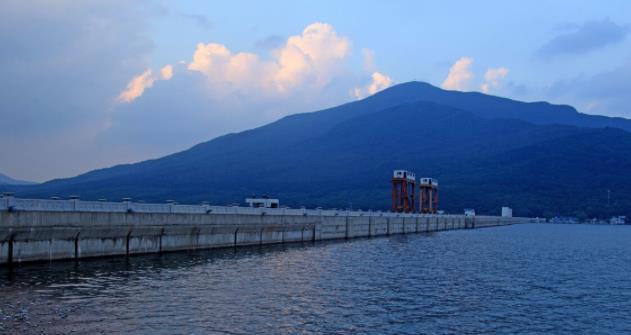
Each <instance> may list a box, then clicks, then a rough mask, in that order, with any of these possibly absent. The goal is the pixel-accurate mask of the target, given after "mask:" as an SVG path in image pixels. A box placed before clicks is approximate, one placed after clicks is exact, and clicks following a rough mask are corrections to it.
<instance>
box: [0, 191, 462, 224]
mask: <svg viewBox="0 0 631 335" xmlns="http://www.w3.org/2000/svg"><path fill="white" fill-rule="evenodd" d="M7 210H8V211H53V212H111V213H179V214H243V215H295V216H350V217H353V216H373V217H374V216H383V217H404V218H405V217H408V218H413V217H427V216H438V215H434V214H416V213H393V212H384V211H370V210H369V211H362V210H336V209H319V208H317V209H306V208H253V207H241V206H213V205H207V204H202V205H184V204H177V203H173V202H171V203H165V204H156V203H142V202H133V201H131V200H124V201H122V202H108V201H84V200H80V199H78V198H71V199H22V198H16V197H14V196H12V195H6V194H5V195H3V196H2V197H0V211H7ZM440 216H441V217H461V216H462V215H450V214H443V215H440Z"/></svg>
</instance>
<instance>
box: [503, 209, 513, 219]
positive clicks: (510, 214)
mask: <svg viewBox="0 0 631 335" xmlns="http://www.w3.org/2000/svg"><path fill="white" fill-rule="evenodd" d="M502 217H503V218H512V217H513V209H512V208H510V207H502Z"/></svg>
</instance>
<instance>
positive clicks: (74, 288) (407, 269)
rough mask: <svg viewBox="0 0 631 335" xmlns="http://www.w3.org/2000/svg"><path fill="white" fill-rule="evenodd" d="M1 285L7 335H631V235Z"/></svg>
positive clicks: (91, 272) (149, 259)
mask: <svg viewBox="0 0 631 335" xmlns="http://www.w3.org/2000/svg"><path fill="white" fill-rule="evenodd" d="M0 275H2V277H0V309H1V311H0V333H3V332H4V333H7V334H18V333H25V334H28V333H36V334H40V333H52V334H56V333H60V334H67V333H70V332H71V331H76V332H77V333H87V334H98V333H125V334H254V333H260V334H630V333H631V226H588V225H534V224H533V225H519V226H510V227H498V228H488V229H479V230H466V231H464V230H463V231H450V232H441V233H435V234H411V235H397V236H391V237H385V238H374V239H362V240H352V241H348V242H344V241H341V242H325V243H315V244H294V245H285V246H268V247H253V248H245V249H238V250H232V249H230V250H220V251H218V250H215V251H202V252H195V253H173V254H165V255H162V256H158V255H148V256H137V257H132V258H129V259H124V258H111V259H99V260H87V261H81V262H77V263H75V262H61V263H51V264H34V265H29V266H22V267H20V268H18V269H16V270H15V271H12V272H9V271H7V270H6V269H2V270H0Z"/></svg>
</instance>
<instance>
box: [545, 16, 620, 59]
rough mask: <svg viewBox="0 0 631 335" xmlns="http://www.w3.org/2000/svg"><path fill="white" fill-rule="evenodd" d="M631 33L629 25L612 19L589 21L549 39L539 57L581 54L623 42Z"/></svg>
mask: <svg viewBox="0 0 631 335" xmlns="http://www.w3.org/2000/svg"><path fill="white" fill-rule="evenodd" d="M628 34H629V26H628V25H619V24H617V23H615V22H613V21H612V20H610V19H603V20H600V21H587V22H584V23H583V24H580V25H577V26H575V27H574V28H573V29H571V30H570V31H567V32H564V33H562V34H559V35H557V36H554V37H553V38H552V39H550V40H549V41H547V42H546V43H545V44H544V45H543V46H541V48H540V49H539V50H538V51H537V53H536V55H537V56H538V57H539V58H542V59H546V58H549V57H556V56H563V55H580V54H584V53H587V52H590V51H593V50H596V49H600V48H603V47H606V46H609V45H613V44H617V43H620V42H622V41H623V40H624V39H625V38H626V37H627V35H628Z"/></svg>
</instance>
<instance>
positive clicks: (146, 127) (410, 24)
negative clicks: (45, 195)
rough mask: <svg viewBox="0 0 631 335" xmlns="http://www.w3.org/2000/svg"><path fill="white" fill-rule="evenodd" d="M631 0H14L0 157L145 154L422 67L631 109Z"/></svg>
mask: <svg viewBox="0 0 631 335" xmlns="http://www.w3.org/2000/svg"><path fill="white" fill-rule="evenodd" d="M630 14H631V2H629V1H601V2H594V1H534V2H527V3H526V2H524V3H520V4H517V3H516V2H509V1H477V2H465V1H389V2H388V3H385V2H383V1H380V2H379V1H308V2H307V1H304V2H296V1H267V2H260V1H230V2H207V1H136V2H129V1H82V2H76V1H28V2H25V1H17V0H15V1H13V0H10V1H5V2H3V3H2V4H0V43H2V45H3V47H2V49H1V51H0V71H1V72H0V74H1V76H0V150H2V152H4V153H9V155H3V156H5V157H7V158H3V159H2V160H0V171H1V172H3V173H6V174H8V175H10V176H13V177H15V178H21V179H30V180H36V181H43V180H47V179H51V178H58V177H68V176H73V175H76V174H78V173H82V172H85V171H88V170H90V169H94V168H100V167H106V166H111V165H114V164H118V163H128V162H136V161H140V160H144V159H148V158H153V157H159V156H162V155H165V154H169V153H172V152H175V151H178V150H182V149H186V148H188V147H190V146H192V145H194V144H196V143H199V142H202V141H206V140H209V139H211V138H213V137H216V136H219V135H222V134H225V133H228V132H235V131H241V130H245V129H248V128H251V127H255V126H259V125H262V124H265V123H268V122H270V121H273V120H275V119H278V118H280V117H282V116H284V115H288V114H292V113H298V112H307V111H313V110H318V109H322V108H325V107H329V106H333V105H337V104H340V103H344V102H347V101H352V100H354V99H357V98H361V97H365V96H368V95H370V94H373V93H374V92H376V91H378V90H381V89H383V88H385V87H388V86H391V85H393V84H396V83H401V82H406V81H410V80H420V81H426V82H429V83H431V84H434V85H436V86H443V87H445V88H448V89H457V90H465V91H471V90H475V91H485V92H488V93H489V94H494V95H500V96H507V97H510V98H515V99H520V100H526V101H536V100H547V101H551V102H554V103H563V104H570V105H573V106H575V107H576V108H577V109H578V110H579V111H581V112H584V113H591V114H603V115H610V116H622V117H631V109H630V108H629V107H628V106H629V105H631V94H629V93H628V90H629V87H631V85H630V84H631V38H630V37H629V36H628V35H629V33H630V29H631V19H630V18H631V15H630Z"/></svg>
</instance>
